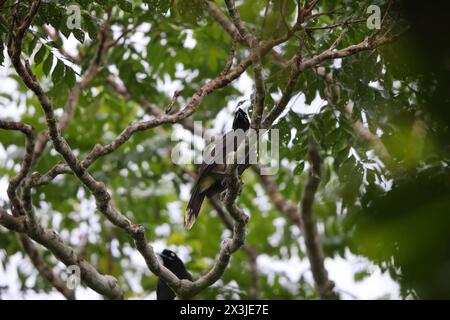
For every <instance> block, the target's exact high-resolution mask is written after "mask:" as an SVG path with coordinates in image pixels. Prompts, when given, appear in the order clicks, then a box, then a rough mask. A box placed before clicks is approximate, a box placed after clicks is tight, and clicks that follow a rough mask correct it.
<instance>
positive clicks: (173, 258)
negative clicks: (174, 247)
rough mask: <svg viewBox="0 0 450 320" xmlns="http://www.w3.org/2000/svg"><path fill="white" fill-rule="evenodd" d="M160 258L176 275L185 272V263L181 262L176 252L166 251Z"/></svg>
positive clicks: (160, 254)
mask: <svg viewBox="0 0 450 320" xmlns="http://www.w3.org/2000/svg"><path fill="white" fill-rule="evenodd" d="M158 256H159V258H160V259H161V260H162V264H163V265H164V266H165V267H166V268H167V269H169V270H170V271H172V272H174V273H175V274H177V273H178V272H177V271H181V270H185V266H184V263H183V261H181V259H180V258H179V257H178V256H177V254H176V253H175V252H173V251H171V250H169V249H164V251H163V252H161V253H159V254H158Z"/></svg>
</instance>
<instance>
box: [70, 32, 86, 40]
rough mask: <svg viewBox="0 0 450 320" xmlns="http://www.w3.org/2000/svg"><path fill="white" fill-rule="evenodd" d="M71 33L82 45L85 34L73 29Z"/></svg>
mask: <svg viewBox="0 0 450 320" xmlns="http://www.w3.org/2000/svg"><path fill="white" fill-rule="evenodd" d="M72 33H73V35H74V36H75V38H76V39H77V40H78V41H79V42H80V43H84V38H85V34H84V32H83V31H82V30H80V29H75V30H73V31H72Z"/></svg>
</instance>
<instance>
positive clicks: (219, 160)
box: [184, 108, 250, 230]
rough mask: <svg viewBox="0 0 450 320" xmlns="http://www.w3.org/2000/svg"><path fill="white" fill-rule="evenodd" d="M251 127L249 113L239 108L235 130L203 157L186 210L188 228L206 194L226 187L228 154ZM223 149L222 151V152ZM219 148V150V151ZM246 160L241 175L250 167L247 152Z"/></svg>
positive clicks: (236, 147)
mask: <svg viewBox="0 0 450 320" xmlns="http://www.w3.org/2000/svg"><path fill="white" fill-rule="evenodd" d="M249 128H250V121H249V119H248V117H247V114H246V113H245V112H244V111H243V110H242V109H240V108H239V109H238V110H237V111H236V113H235V115H234V120H233V130H231V131H229V132H228V133H226V134H225V135H224V136H222V139H219V140H218V141H217V142H216V143H215V144H214V145H213V147H212V149H211V155H210V156H209V157H205V158H204V159H203V163H202V165H201V167H200V170H199V173H198V177H197V181H196V182H195V184H194V187H193V188H192V192H191V199H190V200H189V203H188V206H187V208H186V212H185V215H184V226H185V227H186V229H187V230H190V229H191V228H192V225H193V224H194V222H195V220H196V219H197V216H198V214H199V212H200V208H201V207H202V203H203V200H204V199H205V196H207V197H208V198H211V197H212V196H214V195H215V194H218V193H221V192H222V191H224V190H225V189H226V186H225V172H226V157H227V154H229V153H231V152H235V151H236V150H237V149H238V147H239V145H240V144H241V142H242V141H244V139H245V132H246V131H247V130H248V129H249ZM220 149H222V152H220ZM217 150H219V152H217ZM245 157H246V159H245V162H243V163H239V162H238V173H239V175H241V174H242V173H243V172H244V170H245V169H247V168H248V166H249V165H248V153H246V154H245Z"/></svg>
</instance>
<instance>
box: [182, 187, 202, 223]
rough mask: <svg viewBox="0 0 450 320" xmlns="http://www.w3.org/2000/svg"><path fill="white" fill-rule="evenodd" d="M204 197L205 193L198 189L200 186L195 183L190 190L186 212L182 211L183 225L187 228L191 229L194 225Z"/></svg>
mask: <svg viewBox="0 0 450 320" xmlns="http://www.w3.org/2000/svg"><path fill="white" fill-rule="evenodd" d="M204 199H205V193H204V192H201V191H200V186H199V185H198V184H197V185H195V187H194V189H193V190H192V194H191V199H190V200H189V203H188V206H187V208H186V212H185V213H184V227H185V228H186V229H187V230H191V228H192V226H193V225H194V223H195V220H196V219H197V217H198V214H199V212H200V208H201V207H202V203H203V200H204Z"/></svg>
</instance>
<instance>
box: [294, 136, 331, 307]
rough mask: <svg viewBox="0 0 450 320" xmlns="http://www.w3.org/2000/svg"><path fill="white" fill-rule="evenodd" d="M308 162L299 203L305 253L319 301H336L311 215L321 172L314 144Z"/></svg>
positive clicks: (313, 217) (317, 152) (320, 164)
mask: <svg viewBox="0 0 450 320" xmlns="http://www.w3.org/2000/svg"><path fill="white" fill-rule="evenodd" d="M309 160H310V164H311V168H310V170H309V174H308V178H307V180H306V184H305V187H304V189H303V195H302V198H301V201H300V217H301V219H302V226H303V229H302V231H303V235H304V239H305V245H306V251H307V253H308V258H309V262H310V264H311V271H312V274H313V278H314V281H315V283H316V288H317V291H318V293H319V297H320V298H321V299H337V298H338V295H337V294H336V293H335V292H334V291H333V288H334V283H333V282H332V281H331V280H329V279H328V272H327V270H326V269H325V264H324V260H325V256H324V253H323V248H322V244H321V241H320V236H319V232H318V230H317V224H316V218H315V216H314V213H313V203H314V197H315V195H316V191H317V188H318V187H319V183H320V175H321V170H322V169H321V167H322V158H321V156H320V154H319V146H318V145H317V143H315V142H311V144H310V150H309Z"/></svg>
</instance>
